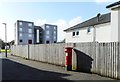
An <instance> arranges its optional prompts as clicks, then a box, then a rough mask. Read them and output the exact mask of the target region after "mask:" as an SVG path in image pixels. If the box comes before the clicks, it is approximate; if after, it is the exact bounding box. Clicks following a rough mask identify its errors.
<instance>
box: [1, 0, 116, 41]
mask: <svg viewBox="0 0 120 82" xmlns="http://www.w3.org/2000/svg"><path fill="white" fill-rule="evenodd" d="M113 1H114V2H116V1H118V0H86V2H85V0H74V1H73V0H66V1H65V0H60V1H59V0H58V1H57V2H55V0H49V2H48V0H44V1H43V0H39V1H38V0H34V1H33V0H31V1H30V0H29V1H28V0H17V2H16V1H15V0H9V1H8V0H1V1H0V38H1V39H3V40H4V38H5V37H4V34H5V33H4V25H2V24H1V23H3V22H5V23H7V40H8V41H11V40H14V23H15V22H16V20H25V21H31V22H34V23H35V25H43V24H45V23H49V24H56V25H58V41H61V40H63V39H64V38H65V33H64V32H63V30H65V29H66V28H69V27H71V26H74V25H76V24H78V23H80V22H82V21H85V20H88V19H90V18H92V17H95V16H96V15H97V14H98V13H101V14H105V13H109V12H110V11H109V10H108V9H106V6H107V5H109V4H111V3H113Z"/></svg>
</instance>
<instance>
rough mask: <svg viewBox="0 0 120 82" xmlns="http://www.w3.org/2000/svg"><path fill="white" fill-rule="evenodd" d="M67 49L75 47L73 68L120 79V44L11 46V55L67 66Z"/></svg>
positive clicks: (91, 43) (90, 43) (89, 43)
mask: <svg viewBox="0 0 120 82" xmlns="http://www.w3.org/2000/svg"><path fill="white" fill-rule="evenodd" d="M65 47H73V58H72V59H73V60H72V64H73V68H74V69H77V70H82V71H88V72H93V73H97V74H101V75H104V76H108V77H112V78H119V79H120V42H109V43H97V42H88V43H63V44H38V45H14V46H11V54H13V55H17V56H20V57H23V58H28V59H31V60H37V61H42V62H47V63H51V64H55V65H61V66H65V51H64V49H65Z"/></svg>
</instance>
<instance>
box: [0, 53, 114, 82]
mask: <svg viewBox="0 0 120 82" xmlns="http://www.w3.org/2000/svg"><path fill="white" fill-rule="evenodd" d="M2 55H3V54H2ZM1 60H2V80H66V81H74V80H113V79H110V78H106V77H102V76H99V75H96V74H88V73H81V72H73V71H65V70H64V68H63V67H60V66H55V65H50V64H46V63H41V62H36V61H31V60H25V59H22V58H19V57H15V56H8V58H5V57H3V58H2V59H1Z"/></svg>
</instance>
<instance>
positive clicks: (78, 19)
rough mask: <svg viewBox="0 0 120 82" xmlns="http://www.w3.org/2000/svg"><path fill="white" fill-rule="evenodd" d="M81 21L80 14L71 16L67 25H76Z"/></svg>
mask: <svg viewBox="0 0 120 82" xmlns="http://www.w3.org/2000/svg"><path fill="white" fill-rule="evenodd" d="M81 21H82V18H81V17H80V16H79V17H76V18H73V19H72V20H70V21H69V27H72V26H74V25H77V24H79V23H81Z"/></svg>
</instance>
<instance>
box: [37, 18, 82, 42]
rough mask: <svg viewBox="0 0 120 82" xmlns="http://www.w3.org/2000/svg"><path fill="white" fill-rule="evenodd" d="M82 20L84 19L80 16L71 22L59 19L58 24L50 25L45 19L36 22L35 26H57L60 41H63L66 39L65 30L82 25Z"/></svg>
mask: <svg viewBox="0 0 120 82" xmlns="http://www.w3.org/2000/svg"><path fill="white" fill-rule="evenodd" d="M81 20H82V18H81V17H80V16H79V17H76V18H73V19H71V20H70V21H66V20H64V19H58V20H56V22H51V23H49V22H48V21H47V19H43V20H42V19H39V20H37V22H35V24H36V25H43V24H45V23H48V24H53V25H57V26H58V41H62V40H63V39H64V38H65V32H64V31H63V30H65V29H67V28H69V27H71V26H74V25H76V24H78V23H80V22H81Z"/></svg>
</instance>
